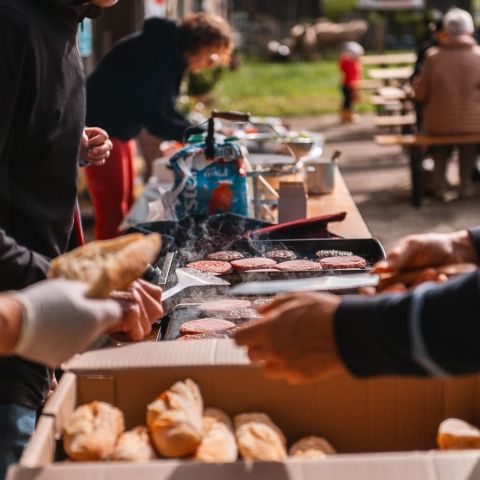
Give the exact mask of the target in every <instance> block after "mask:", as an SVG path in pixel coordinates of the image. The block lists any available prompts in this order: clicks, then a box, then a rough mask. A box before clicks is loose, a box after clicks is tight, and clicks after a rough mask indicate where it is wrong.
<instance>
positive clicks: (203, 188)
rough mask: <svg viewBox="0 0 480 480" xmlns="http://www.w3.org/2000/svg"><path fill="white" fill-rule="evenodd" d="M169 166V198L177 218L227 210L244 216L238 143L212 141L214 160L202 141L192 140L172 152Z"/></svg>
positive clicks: (245, 196)
mask: <svg viewBox="0 0 480 480" xmlns="http://www.w3.org/2000/svg"><path fill="white" fill-rule="evenodd" d="M170 167H171V169H172V170H173V173H174V186H173V189H172V191H171V192H170V199H171V202H172V203H173V205H172V206H173V208H174V211H175V213H176V217H177V219H178V220H182V219H183V218H186V217H188V216H191V215H214V214H218V213H227V212H230V213H235V214H238V215H244V216H247V215H248V191H247V190H248V189H247V173H246V169H245V165H244V154H243V151H242V149H241V147H240V146H239V145H237V144H235V143H233V142H230V141H225V142H224V143H216V144H215V156H214V159H213V160H207V159H206V157H205V143H203V142H202V143H194V144H191V145H188V146H187V147H185V148H184V149H182V150H180V151H179V152H177V153H176V154H175V155H173V156H172V158H171V159H170Z"/></svg>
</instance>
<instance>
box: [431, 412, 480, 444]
mask: <svg viewBox="0 0 480 480" xmlns="http://www.w3.org/2000/svg"><path fill="white" fill-rule="evenodd" d="M437 443H438V446H439V447H440V449H442V450H464V449H469V448H480V430H479V429H478V428H476V427H474V426H473V425H470V424H469V423H467V422H464V421H463V420H459V419H458V418H447V420H444V421H443V422H442V423H441V424H440V426H439V427H438V436H437Z"/></svg>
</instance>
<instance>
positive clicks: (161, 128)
mask: <svg viewBox="0 0 480 480" xmlns="http://www.w3.org/2000/svg"><path fill="white" fill-rule="evenodd" d="M175 101H176V95H175V92H172V93H171V94H170V95H165V96H164V98H163V101H162V102H161V103H162V105H159V108H158V109H156V110H155V113H154V114H152V115H151V116H150V117H149V118H147V120H146V125H145V126H146V128H147V130H148V132H149V133H151V134H152V135H155V136H156V137H159V138H161V139H164V140H177V141H178V142H182V141H183V140H184V134H185V131H186V129H187V128H189V127H190V126H191V123H190V122H189V121H188V120H187V119H186V118H185V117H184V116H183V115H182V114H180V113H179V112H177V110H176V109H175Z"/></svg>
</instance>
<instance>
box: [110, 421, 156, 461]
mask: <svg viewBox="0 0 480 480" xmlns="http://www.w3.org/2000/svg"><path fill="white" fill-rule="evenodd" d="M154 458H156V454H155V450H154V449H153V446H152V442H151V441H150V435H149V434H148V430H147V427H145V426H143V425H142V426H140V427H135V428H134V429H133V430H129V431H128V432H124V433H122V435H121V436H120V438H119V439H118V442H117V446H116V447H115V450H114V452H113V454H112V460H128V461H130V462H147V461H148V460H153V459H154Z"/></svg>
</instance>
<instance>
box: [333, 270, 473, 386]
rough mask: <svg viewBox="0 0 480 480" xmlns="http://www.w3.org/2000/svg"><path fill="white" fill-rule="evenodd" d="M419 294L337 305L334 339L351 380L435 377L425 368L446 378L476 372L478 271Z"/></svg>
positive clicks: (352, 300)
mask: <svg viewBox="0 0 480 480" xmlns="http://www.w3.org/2000/svg"><path fill="white" fill-rule="evenodd" d="M420 288H422V287H420ZM419 292H420V290H419V289H415V290H413V291H410V292H408V293H406V294H400V295H381V296H378V297H370V298H365V297H351V298H348V297H347V298H345V299H344V300H343V301H342V303H341V304H340V307H339V308H338V310H337V313H336V315H335V319H334V322H335V336H336V341H337V346H338V350H339V352H340V355H341V357H342V360H343V361H344V363H345V365H346V367H347V368H348V369H349V370H350V371H351V372H352V373H353V374H354V375H357V376H360V377H369V376H376V375H418V376H425V375H435V374H436V373H435V372H434V371H433V369H431V368H429V365H433V366H434V367H435V371H442V372H444V373H446V374H462V373H471V372H475V371H478V370H480V348H478V339H479V338H480V322H479V321H478V315H479V312H480V270H477V271H476V272H473V273H471V274H468V275H465V276H462V277H460V278H458V279H455V280H451V281H449V282H447V283H445V284H439V285H433V284H430V285H426V286H424V287H423V293H422V294H421V295H419ZM415 306H416V307H418V324H416V323H415V322H414V321H412V320H413V318H414V317H416V315H413V312H414V311H415ZM418 338H420V340H421V343H422V344H423V347H424V349H423V351H419V349H418V348H417V343H416V340H418Z"/></svg>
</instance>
